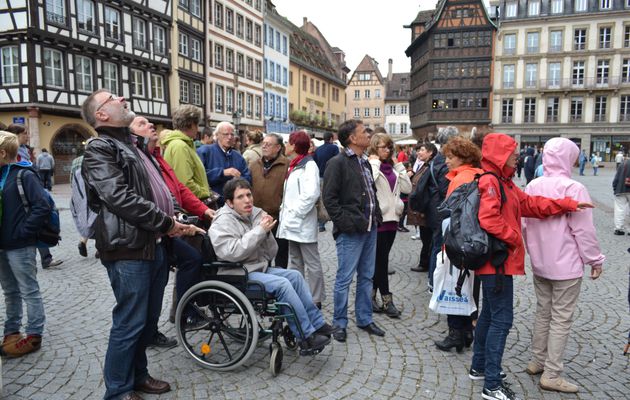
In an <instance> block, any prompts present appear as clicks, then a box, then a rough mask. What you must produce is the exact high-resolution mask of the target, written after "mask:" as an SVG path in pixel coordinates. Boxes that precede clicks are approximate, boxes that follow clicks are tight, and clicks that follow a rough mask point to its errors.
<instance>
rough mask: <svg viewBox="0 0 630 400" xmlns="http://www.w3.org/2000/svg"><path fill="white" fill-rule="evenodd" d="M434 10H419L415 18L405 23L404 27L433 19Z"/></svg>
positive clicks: (421, 23) (422, 23)
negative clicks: (407, 23)
mask: <svg viewBox="0 0 630 400" xmlns="http://www.w3.org/2000/svg"><path fill="white" fill-rule="evenodd" d="M434 12H435V10H421V11H419V12H418V15H416V19H414V20H413V21H411V23H410V24H409V25H407V26H406V27H411V26H413V25H424V24H426V23H427V22H429V21H431V20H432V19H433V13H434Z"/></svg>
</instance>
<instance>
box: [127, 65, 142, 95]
mask: <svg viewBox="0 0 630 400" xmlns="http://www.w3.org/2000/svg"><path fill="white" fill-rule="evenodd" d="M129 85H130V86H131V95H132V96H135V97H144V96H145V92H144V71H141V70H139V69H132V70H131V82H130V83H129Z"/></svg>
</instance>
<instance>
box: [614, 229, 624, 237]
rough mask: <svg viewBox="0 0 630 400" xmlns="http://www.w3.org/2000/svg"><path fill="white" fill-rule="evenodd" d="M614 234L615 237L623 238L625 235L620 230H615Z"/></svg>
mask: <svg viewBox="0 0 630 400" xmlns="http://www.w3.org/2000/svg"><path fill="white" fill-rule="evenodd" d="M614 234H615V235H617V236H623V235H625V234H626V233H625V232H624V231H622V230H621V229H615V232H614Z"/></svg>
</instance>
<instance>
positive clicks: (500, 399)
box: [481, 384, 520, 400]
mask: <svg viewBox="0 0 630 400" xmlns="http://www.w3.org/2000/svg"><path fill="white" fill-rule="evenodd" d="M481 397H483V398H484V399H487V400H520V398H518V397H516V394H515V393H514V392H513V391H512V390H511V389H510V388H508V387H507V386H506V385H505V384H503V385H501V386H499V387H498V388H496V389H492V390H490V389H486V388H484V389H483V392H481Z"/></svg>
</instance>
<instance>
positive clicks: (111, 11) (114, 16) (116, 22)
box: [105, 6, 121, 41]
mask: <svg viewBox="0 0 630 400" xmlns="http://www.w3.org/2000/svg"><path fill="white" fill-rule="evenodd" d="M120 31H121V27H120V12H119V11H118V10H116V9H115V8H111V7H107V6H105V37H106V38H108V39H112V40H116V41H119V40H120V39H121V35H120Z"/></svg>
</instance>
